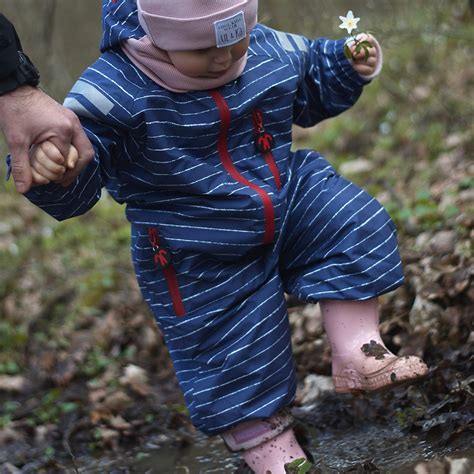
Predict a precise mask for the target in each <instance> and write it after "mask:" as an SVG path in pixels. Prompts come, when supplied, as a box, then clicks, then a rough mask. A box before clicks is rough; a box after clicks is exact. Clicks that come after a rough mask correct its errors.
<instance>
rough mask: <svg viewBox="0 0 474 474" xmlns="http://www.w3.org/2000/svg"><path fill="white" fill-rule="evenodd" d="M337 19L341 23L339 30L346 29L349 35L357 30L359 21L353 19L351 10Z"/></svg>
mask: <svg viewBox="0 0 474 474" xmlns="http://www.w3.org/2000/svg"><path fill="white" fill-rule="evenodd" d="M339 19H340V20H341V21H342V23H341V24H340V25H339V28H341V29H343V30H344V29H346V30H347V32H348V33H349V34H351V31H352V30H356V29H357V23H358V22H359V20H360V18H354V14H353V13H352V10H349V11H348V12H347V15H346V16H340V17H339Z"/></svg>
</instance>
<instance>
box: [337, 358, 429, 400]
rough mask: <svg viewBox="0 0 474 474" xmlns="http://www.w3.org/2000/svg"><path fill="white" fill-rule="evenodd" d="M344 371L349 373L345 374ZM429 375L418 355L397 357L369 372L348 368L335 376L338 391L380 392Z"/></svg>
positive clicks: (354, 392) (353, 392) (355, 392)
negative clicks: (364, 372)
mask: <svg viewBox="0 0 474 474" xmlns="http://www.w3.org/2000/svg"><path fill="white" fill-rule="evenodd" d="M344 372H346V373H347V375H343V374H344ZM427 375H428V366H427V365H426V364H425V363H424V362H423V361H422V360H421V359H419V358H418V357H416V358H415V357H413V356H411V357H409V356H406V357H397V358H396V359H394V360H393V361H391V362H389V363H388V364H387V365H386V366H385V367H382V368H381V369H379V370H377V371H376V372H372V373H369V374H363V373H360V372H358V371H356V370H354V369H347V370H346V371H343V372H342V374H341V375H335V376H333V382H334V389H335V391H336V393H352V394H357V393H365V392H380V391H384V390H387V389H389V388H392V387H396V386H399V385H404V384H409V383H413V382H417V381H419V380H421V379H423V378H425V377H426V376H427Z"/></svg>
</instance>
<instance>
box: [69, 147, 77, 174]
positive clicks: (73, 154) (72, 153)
mask: <svg viewBox="0 0 474 474" xmlns="http://www.w3.org/2000/svg"><path fill="white" fill-rule="evenodd" d="M77 160H79V152H78V151H77V149H76V147H75V146H74V145H70V146H69V152H68V156H67V158H66V166H67V168H68V169H70V170H72V169H74V168H75V167H76V163H77Z"/></svg>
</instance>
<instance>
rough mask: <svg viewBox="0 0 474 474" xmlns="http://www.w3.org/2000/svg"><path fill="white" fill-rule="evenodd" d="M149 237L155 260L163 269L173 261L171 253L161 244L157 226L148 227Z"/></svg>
mask: <svg viewBox="0 0 474 474" xmlns="http://www.w3.org/2000/svg"><path fill="white" fill-rule="evenodd" d="M148 238H149V240H150V244H151V248H152V250H153V253H154V255H153V260H154V262H155V264H156V265H158V266H159V267H160V268H161V269H162V270H164V269H165V268H167V267H169V265H170V263H171V255H170V253H169V252H168V250H166V249H165V248H163V247H161V246H160V238H159V236H158V231H157V230H156V229H155V227H149V228H148Z"/></svg>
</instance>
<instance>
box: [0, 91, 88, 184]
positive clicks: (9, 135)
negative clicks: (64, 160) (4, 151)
mask: <svg viewBox="0 0 474 474" xmlns="http://www.w3.org/2000/svg"><path fill="white" fill-rule="evenodd" d="M0 129H1V130H2V131H3V134H4V135H5V140H6V142H7V146H8V149H9V151H10V154H11V158H12V161H11V166H12V174H13V179H14V181H15V186H16V189H17V191H18V192H19V193H26V192H27V191H29V190H30V188H31V180H32V175H31V167H30V162H29V157H28V151H29V149H30V146H31V145H33V144H36V143H41V142H43V141H45V140H50V141H51V142H52V143H54V145H56V147H57V148H58V149H59V150H60V151H61V154H62V155H63V156H65V157H66V156H68V152H69V146H70V145H71V144H72V145H74V146H75V147H76V148H77V151H78V153H79V159H78V162H77V164H76V166H75V167H74V169H72V170H69V172H68V178H69V179H68V181H69V182H71V181H72V180H73V179H74V178H75V177H76V176H77V175H79V173H80V172H81V171H82V170H83V169H84V168H85V167H86V166H87V164H88V163H89V162H90V161H91V160H92V158H93V156H94V150H93V148H92V145H91V143H90V141H89V139H88V138H87V136H86V134H85V133H84V131H83V129H82V127H81V123H80V122H79V119H78V118H77V116H76V115H75V114H74V112H72V111H70V110H68V109H66V108H64V107H63V106H62V105H60V104H58V103H57V102H56V101H55V100H53V99H52V98H51V97H49V96H48V95H47V94H46V93H44V92H43V91H42V90H41V89H37V88H35V87H31V86H21V87H19V88H18V89H15V90H14V91H11V92H8V93H6V94H3V95H1V96H0Z"/></svg>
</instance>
